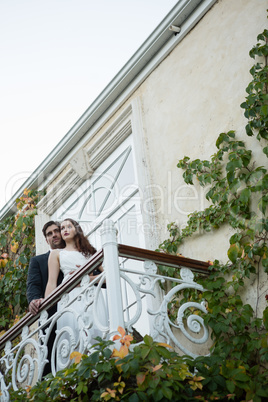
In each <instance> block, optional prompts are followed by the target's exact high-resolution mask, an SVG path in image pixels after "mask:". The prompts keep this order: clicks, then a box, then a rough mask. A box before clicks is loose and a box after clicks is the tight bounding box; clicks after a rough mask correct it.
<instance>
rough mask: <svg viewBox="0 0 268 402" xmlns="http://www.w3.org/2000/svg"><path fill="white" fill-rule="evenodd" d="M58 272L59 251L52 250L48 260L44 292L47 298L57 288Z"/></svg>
mask: <svg viewBox="0 0 268 402" xmlns="http://www.w3.org/2000/svg"><path fill="white" fill-rule="evenodd" d="M59 272H60V260H59V250H52V251H51V252H50V254H49V258H48V282H47V287H46V291H45V297H47V296H48V295H49V294H50V293H51V292H53V290H54V289H56V287H57V280H58V276H59Z"/></svg>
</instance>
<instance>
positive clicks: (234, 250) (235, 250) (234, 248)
mask: <svg viewBox="0 0 268 402" xmlns="http://www.w3.org/2000/svg"><path fill="white" fill-rule="evenodd" d="M240 254H241V250H240V247H239V246H238V245H237V244H236V243H235V244H232V245H231V247H230V248H229V250H228V252H227V255H228V258H229V259H230V260H231V261H232V262H235V261H236V260H237V258H238V257H239V255H240Z"/></svg>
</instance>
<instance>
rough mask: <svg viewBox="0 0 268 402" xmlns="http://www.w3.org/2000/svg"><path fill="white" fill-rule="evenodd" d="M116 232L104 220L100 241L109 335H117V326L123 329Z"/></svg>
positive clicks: (111, 223)
mask: <svg viewBox="0 0 268 402" xmlns="http://www.w3.org/2000/svg"><path fill="white" fill-rule="evenodd" d="M116 235H117V230H116V228H115V226H114V222H113V221H112V220H110V219H106V220H105V221H104V222H103V225H102V228H101V241H102V248H103V254H104V264H103V265H104V270H105V273H106V285H107V300H108V311H109V326H110V334H111V335H112V334H114V333H117V328H118V326H121V327H123V328H124V315H123V304H122V291H121V283H120V271H119V260H118V247H117V238H116Z"/></svg>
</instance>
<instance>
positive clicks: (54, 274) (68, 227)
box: [27, 218, 106, 375]
mask: <svg viewBox="0 0 268 402" xmlns="http://www.w3.org/2000/svg"><path fill="white" fill-rule="evenodd" d="M43 234H44V236H45V239H46V241H47V243H48V244H49V246H50V249H51V250H50V252H48V253H46V254H42V255H39V256H36V257H33V258H32V259H31V261H30V266H29V271H28V279H27V299H28V302H29V311H30V312H31V313H32V314H37V313H38V310H39V306H40V304H41V302H42V300H43V298H44V297H47V296H48V295H49V294H50V293H51V292H53V290H54V289H56V287H57V286H58V285H59V284H60V283H61V282H62V281H65V280H67V279H68V278H69V277H70V275H72V274H73V273H74V272H75V271H76V270H77V269H79V268H80V267H82V266H84V265H85V264H86V263H87V261H88V260H89V259H90V258H91V257H92V255H93V254H94V253H96V249H95V248H94V247H93V246H92V245H91V244H90V242H89V241H88V239H87V237H86V236H85V235H84V233H83V231H82V228H81V226H80V225H79V224H78V223H77V222H76V221H74V220H73V219H70V218H68V219H65V220H64V221H63V222H62V223H61V224H59V223H58V222H54V221H50V222H47V223H46V224H45V225H44V227H43ZM101 271H103V268H102V267H101V266H100V267H99V268H98V270H95V271H94V272H93V274H92V275H91V276H90V278H94V277H95V276H96V275H97V274H100V273H101ZM78 292H79V289H78V288H75V289H73V290H72V291H71V292H70V295H71V297H72V298H73V297H75V296H76V295H77V293H78ZM99 302H100V303H101V304H103V305H102V306H99V311H102V312H103V315H105V313H106V309H105V305H104V300H103V299H100V301H99ZM83 307H84V306H82V305H81V302H80V303H79V302H77V301H76V302H75V304H74V305H73V308H75V310H76V312H77V313H79V312H80V311H82V310H83ZM79 310H80V311H79ZM55 312H56V306H55V308H54V309H50V311H49V316H51V315H53V314H54V313H55ZM66 326H68V327H71V328H72V329H73V330H76V329H77V328H78V325H77V322H76V320H75V318H74V316H72V315H71V314H62V316H61V318H60V319H59V320H58V322H57V329H58V331H60V329H61V328H63V327H66ZM97 335H98V334H97V333H96V334H95V336H97ZM54 339H55V332H54V331H52V333H51V336H50V339H49V342H48V360H49V363H48V364H47V365H46V366H45V369H44V372H43V375H46V374H47V373H49V372H51V366H50V359H51V350H52V347H53V343H54ZM68 357H69V356H68ZM57 364H58V363H57ZM58 369H61V367H59V366H57V370H58Z"/></svg>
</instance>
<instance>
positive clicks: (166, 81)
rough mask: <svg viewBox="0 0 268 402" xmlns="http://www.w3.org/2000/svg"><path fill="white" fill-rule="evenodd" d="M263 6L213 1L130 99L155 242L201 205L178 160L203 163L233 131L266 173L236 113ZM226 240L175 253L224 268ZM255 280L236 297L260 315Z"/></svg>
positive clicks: (203, 240)
mask: <svg viewBox="0 0 268 402" xmlns="http://www.w3.org/2000/svg"><path fill="white" fill-rule="evenodd" d="M267 6H268V1H267V0H255V1H254V0H236V1H234V0H220V1H218V2H217V3H216V4H215V5H214V7H212V9H211V10H210V11H209V12H208V13H207V14H206V15H205V16H204V17H203V19H202V20H201V21H200V22H199V24H198V25H197V26H196V27H195V28H194V29H193V30H192V31H191V32H190V33H189V34H188V35H187V36H186V38H185V39H184V40H183V41H182V42H181V43H180V44H179V45H178V46H177V47H176V49H175V50H174V51H173V52H172V53H171V54H170V55H169V56H168V57H167V58H166V59H165V60H164V61H163V62H162V63H161V65H160V66H159V67H158V68H157V69H156V70H155V71H154V72H153V73H152V74H151V75H150V77H149V78H148V79H147V80H146V81H145V82H144V83H143V85H142V86H141V87H140V88H139V90H138V91H137V92H136V93H135V95H134V96H133V97H135V96H137V97H140V99H141V104H142V119H143V127H144V136H145V143H146V144H147V156H146V158H147V163H148V166H150V167H151V171H150V175H151V180H152V183H153V184H154V186H153V187H152V192H153V195H154V205H155V211H156V223H157V225H156V227H157V236H158V239H159V241H160V242H161V241H163V240H164V239H166V238H167V236H168V234H167V230H166V226H167V223H170V222H172V221H175V222H176V223H177V224H179V225H180V227H183V225H184V224H185V222H186V221H187V215H188V213H189V212H191V211H194V210H202V209H203V208H204V207H205V206H207V205H208V204H207V201H206V199H205V190H204V189H203V188H200V187H198V185H197V186H195V187H193V186H191V187H189V186H186V185H185V183H184V181H183V178H182V173H183V172H182V170H179V169H178V168H176V165H177V163H178V161H179V160H180V159H182V158H183V157H184V156H185V155H187V156H190V158H191V159H196V158H200V159H208V158H209V157H210V156H211V155H212V154H213V153H215V152H216V151H217V148H216V146H215V142H216V139H217V137H218V135H219V134H220V133H221V132H227V131H229V130H235V131H236V136H237V138H243V140H245V141H246V142H247V143H248V144H252V146H253V149H254V153H253V155H254V157H255V158H256V160H257V161H258V163H259V164H264V165H267V159H266V158H265V157H264V156H263V155H262V152H261V150H260V147H259V146H258V142H257V141H256V139H253V140H252V139H250V138H249V137H247V136H246V134H245V129H244V127H245V124H246V119H245V118H244V115H243V110H242V109H241V108H240V104H241V103H242V102H243V101H244V99H245V96H246V92H245V88H246V86H247V85H248V83H249V82H250V80H251V75H250V74H249V69H250V68H251V66H252V65H253V64H254V61H253V59H251V58H250V57H249V54H248V53H249V50H250V49H251V48H252V46H253V45H254V44H255V43H256V38H257V35H258V34H259V33H261V32H262V31H263V29H264V28H267V13H266V9H267ZM133 97H132V98H133ZM134 134H135V133H134ZM230 234H231V229H230V228H227V227H226V228H224V229H222V228H221V230H220V231H214V232H211V233H208V234H206V235H204V236H195V238H193V239H191V240H190V241H187V242H185V244H184V245H183V246H181V250H180V252H181V253H182V254H183V255H185V256H187V257H190V258H196V259H200V260H214V259H216V258H217V259H219V260H220V261H227V259H228V258H227V250H228V245H229V237H230ZM259 280H260V288H259V289H257V280H256V279H254V280H253V282H250V283H249V284H250V286H248V288H247V289H246V292H245V295H244V299H245V301H246V302H250V303H251V304H252V305H253V306H254V308H256V310H262V308H263V307H264V303H265V299H264V297H262V295H264V294H265V293H266V292H267V280H266V275H265V277H262V276H261V277H260V278H259ZM256 296H257V297H256Z"/></svg>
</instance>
